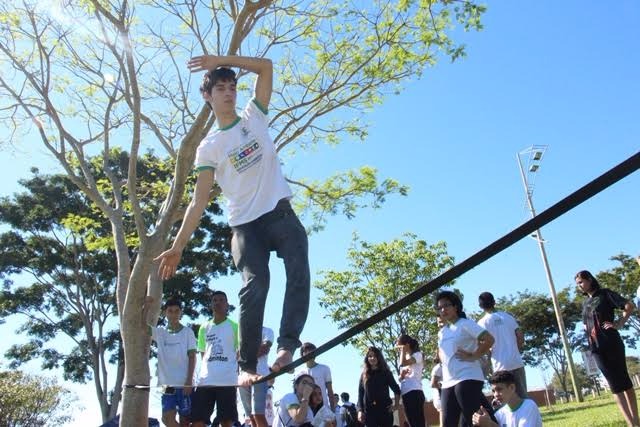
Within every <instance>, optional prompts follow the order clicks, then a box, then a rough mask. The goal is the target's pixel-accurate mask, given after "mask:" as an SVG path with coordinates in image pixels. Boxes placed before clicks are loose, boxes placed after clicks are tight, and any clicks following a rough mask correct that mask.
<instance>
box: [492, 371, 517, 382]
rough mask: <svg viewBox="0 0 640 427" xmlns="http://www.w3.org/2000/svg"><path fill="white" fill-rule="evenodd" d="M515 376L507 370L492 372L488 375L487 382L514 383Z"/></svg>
mask: <svg viewBox="0 0 640 427" xmlns="http://www.w3.org/2000/svg"><path fill="white" fill-rule="evenodd" d="M515 383H516V377H515V376H513V374H512V373H511V372H509V371H498V372H494V373H493V375H491V377H489V384H515Z"/></svg>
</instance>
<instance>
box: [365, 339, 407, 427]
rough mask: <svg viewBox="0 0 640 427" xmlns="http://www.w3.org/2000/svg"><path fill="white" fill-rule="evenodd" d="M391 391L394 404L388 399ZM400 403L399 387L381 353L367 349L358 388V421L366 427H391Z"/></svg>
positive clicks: (377, 350) (373, 348)
mask: <svg viewBox="0 0 640 427" xmlns="http://www.w3.org/2000/svg"><path fill="white" fill-rule="evenodd" d="M389 389H391V390H392V391H393V394H394V402H393V403H392V402H391V398H390V397H389ZM399 402H400V387H398V383H397V382H396V380H395V379H394V378H393V374H392V373H391V370H390V369H389V366H388V365H387V362H386V361H385V360H384V356H383V355H382V352H381V351H380V350H379V349H378V348H376V347H369V348H368V349H367V354H366V355H365V357H364V368H363V369H362V375H360V385H359V386H358V421H360V422H361V423H363V424H364V425H365V426H366V427H391V426H393V411H394V409H396V408H397V407H398V403H399Z"/></svg>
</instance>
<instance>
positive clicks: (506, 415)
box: [494, 399, 542, 427]
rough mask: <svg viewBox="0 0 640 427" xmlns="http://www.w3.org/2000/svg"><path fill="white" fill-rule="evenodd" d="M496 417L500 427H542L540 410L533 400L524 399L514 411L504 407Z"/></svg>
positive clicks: (498, 411) (496, 413)
mask: <svg viewBox="0 0 640 427" xmlns="http://www.w3.org/2000/svg"><path fill="white" fill-rule="evenodd" d="M494 415H495V417H496V420H498V425H499V426H500V427H542V417H541V416H540V410H539V409H538V407H537V406H536V403H535V402H534V401H533V400H531V399H522V403H521V404H520V406H518V407H517V408H516V409H515V410H513V411H512V410H511V408H509V405H504V406H502V407H501V408H500V409H498V410H497V411H496V412H495V414H494Z"/></svg>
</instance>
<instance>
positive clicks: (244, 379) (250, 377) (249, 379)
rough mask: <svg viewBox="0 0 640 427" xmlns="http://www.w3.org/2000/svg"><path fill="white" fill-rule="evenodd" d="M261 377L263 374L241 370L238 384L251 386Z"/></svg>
mask: <svg viewBox="0 0 640 427" xmlns="http://www.w3.org/2000/svg"><path fill="white" fill-rule="evenodd" d="M260 378H262V376H260V375H258V374H256V373H255V372H249V371H243V370H240V374H238V385H239V386H241V387H249V386H251V385H253V383H255V382H256V381H258V380H259V379H260Z"/></svg>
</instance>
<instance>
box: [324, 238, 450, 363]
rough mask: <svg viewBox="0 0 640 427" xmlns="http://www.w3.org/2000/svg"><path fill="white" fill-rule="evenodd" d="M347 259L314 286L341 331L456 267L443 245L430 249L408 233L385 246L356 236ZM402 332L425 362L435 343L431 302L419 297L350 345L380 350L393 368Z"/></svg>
mask: <svg viewBox="0 0 640 427" xmlns="http://www.w3.org/2000/svg"><path fill="white" fill-rule="evenodd" d="M347 260H348V262H349V269H348V270H345V271H323V272H321V273H320V275H321V277H322V278H321V279H320V280H318V281H316V282H315V284H314V285H315V286H316V287H317V288H318V289H320V290H321V291H322V292H323V296H322V297H321V298H320V305H321V307H323V308H324V309H325V310H326V312H327V316H328V317H330V318H331V319H332V320H333V321H334V322H335V323H336V324H337V325H338V327H340V328H341V329H346V328H349V327H351V326H354V325H355V324H357V323H359V322H360V321H362V320H363V319H364V318H366V317H369V316H371V315H372V314H374V313H376V312H378V311H380V310H381V309H383V308H385V307H386V306H388V305H389V304H391V303H393V302H396V301H397V300H399V299H400V298H401V297H403V296H405V295H406V294H408V293H410V292H412V291H414V290H415V289H416V288H417V287H418V286H420V285H421V284H423V283H424V282H426V281H428V280H431V279H432V278H434V277H436V276H437V275H439V274H440V273H441V272H442V271H444V270H445V269H447V268H450V267H451V266H453V264H454V260H453V258H452V257H450V256H449V255H448V254H447V246H446V243H444V242H438V243H436V244H433V245H429V244H428V243H427V242H425V241H424V240H419V239H417V236H416V235H414V234H411V233H406V234H404V235H403V236H402V238H401V239H394V240H392V241H390V242H383V243H370V242H365V241H362V240H360V239H359V238H358V237H357V236H354V238H353V243H352V246H351V248H350V249H349V251H348V253H347ZM402 333H407V334H409V335H411V336H413V337H414V338H416V339H417V340H418V342H419V343H420V346H421V347H422V351H423V355H424V356H425V359H426V360H427V361H429V360H430V359H431V356H432V355H434V354H435V349H436V344H437V343H436V341H437V325H436V321H435V311H434V304H433V300H432V299H431V298H423V299H421V300H419V301H417V302H415V303H414V304H412V305H410V306H409V307H406V308H404V309H402V310H401V311H400V312H398V313H397V314H395V315H393V316H391V317H389V318H388V319H386V320H384V321H382V322H380V323H378V324H377V325H374V326H372V327H371V328H369V329H367V330H366V331H364V332H363V333H361V334H359V335H357V336H356V337H354V338H352V339H351V340H349V342H348V343H349V344H351V345H353V346H355V347H356V348H360V349H361V350H362V351H363V352H364V351H365V350H366V348H367V347H368V346H371V345H375V346H377V347H379V348H381V349H382V350H383V352H384V355H385V357H386V358H387V362H388V363H389V365H390V366H394V363H395V364H396V365H395V366H396V370H397V357H398V354H396V349H395V340H396V339H397V338H398V336H399V335H400V334H402ZM427 364H428V363H427ZM425 373H428V371H427V370H425Z"/></svg>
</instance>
